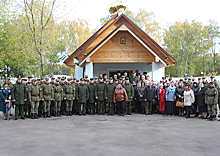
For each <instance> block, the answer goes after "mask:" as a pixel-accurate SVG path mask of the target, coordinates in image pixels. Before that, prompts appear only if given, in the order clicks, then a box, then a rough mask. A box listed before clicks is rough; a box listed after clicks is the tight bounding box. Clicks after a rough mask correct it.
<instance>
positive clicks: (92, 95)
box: [87, 78, 96, 115]
mask: <svg viewBox="0 0 220 156" xmlns="http://www.w3.org/2000/svg"><path fill="white" fill-rule="evenodd" d="M90 80H93V78H91V79H90ZM87 87H88V90H89V102H88V103H89V110H90V112H89V114H93V115H94V113H95V87H96V84H95V83H89V85H88V86H87Z"/></svg>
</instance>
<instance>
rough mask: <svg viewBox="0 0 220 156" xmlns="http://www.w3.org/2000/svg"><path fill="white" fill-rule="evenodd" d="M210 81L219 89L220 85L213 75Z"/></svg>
mask: <svg viewBox="0 0 220 156" xmlns="http://www.w3.org/2000/svg"><path fill="white" fill-rule="evenodd" d="M210 80H211V81H212V82H213V83H214V85H215V88H217V89H218V88H219V85H218V82H217V81H216V80H215V77H214V76H213V75H212V76H210Z"/></svg>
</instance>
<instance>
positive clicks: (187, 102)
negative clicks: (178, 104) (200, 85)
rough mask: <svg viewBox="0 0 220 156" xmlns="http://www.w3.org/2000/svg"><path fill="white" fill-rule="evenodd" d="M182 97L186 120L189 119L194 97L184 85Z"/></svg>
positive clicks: (191, 91) (190, 90) (186, 85)
mask: <svg viewBox="0 0 220 156" xmlns="http://www.w3.org/2000/svg"><path fill="white" fill-rule="evenodd" d="M183 96H184V107H185V108H186V118H189V117H190V108H191V106H192V104H193V103H194V102H195V97H194V93H193V90H192V89H190V88H189V85H188V84H185V91H184V93H183Z"/></svg>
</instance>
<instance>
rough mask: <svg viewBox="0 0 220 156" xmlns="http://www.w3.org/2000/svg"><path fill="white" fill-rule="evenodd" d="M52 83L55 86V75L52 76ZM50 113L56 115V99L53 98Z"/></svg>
mask: <svg viewBox="0 0 220 156" xmlns="http://www.w3.org/2000/svg"><path fill="white" fill-rule="evenodd" d="M50 84H51V85H52V86H55V77H52V78H51V81H50ZM50 114H51V115H55V111H54V99H53V101H51V105H50Z"/></svg>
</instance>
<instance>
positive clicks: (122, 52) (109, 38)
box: [64, 14, 176, 68]
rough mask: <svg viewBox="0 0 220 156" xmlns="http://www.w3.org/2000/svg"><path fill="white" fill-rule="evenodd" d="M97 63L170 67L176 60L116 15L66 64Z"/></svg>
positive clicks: (73, 54)
mask: <svg viewBox="0 0 220 156" xmlns="http://www.w3.org/2000/svg"><path fill="white" fill-rule="evenodd" d="M74 58H75V59H76V60H78V61H77V65H78V66H80V67H82V68H85V63H86V62H93V63H152V62H159V63H160V64H161V66H163V67H167V66H172V65H174V64H175V62H176V61H175V60H174V59H173V58H172V57H171V56H170V55H169V54H168V53H167V52H166V51H165V50H164V49H163V48H162V47H161V46H159V45H158V44H157V43H156V42H155V41H154V40H153V39H152V38H151V37H150V36H148V35H147V34H146V33H145V32H144V31H143V30H142V29H141V28H139V27H138V26H137V25H136V24H135V23H134V22H133V21H132V20H130V19H129V18H128V17H127V16H126V15H125V14H121V15H120V16H118V14H116V15H114V16H113V17H112V18H111V19H110V20H109V21H108V22H107V23H106V24H105V25H103V26H102V27H101V28H100V29H99V30H98V31H97V32H96V33H95V34H93V35H92V36H91V37H90V38H89V39H88V40H87V41H86V42H85V43H83V44H82V45H81V46H80V47H79V48H78V49H77V50H75V51H74V52H73V53H72V54H71V55H70V56H69V57H68V58H67V59H66V60H65V61H64V63H65V64H66V65H67V66H69V67H72V68H74V67H75V65H76V64H75V63H74Z"/></svg>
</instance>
